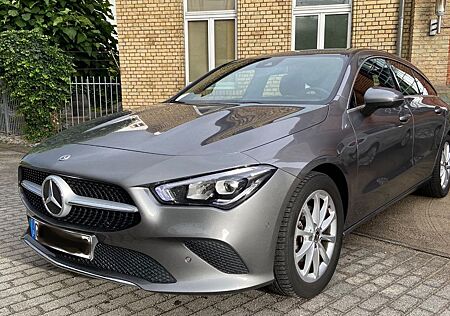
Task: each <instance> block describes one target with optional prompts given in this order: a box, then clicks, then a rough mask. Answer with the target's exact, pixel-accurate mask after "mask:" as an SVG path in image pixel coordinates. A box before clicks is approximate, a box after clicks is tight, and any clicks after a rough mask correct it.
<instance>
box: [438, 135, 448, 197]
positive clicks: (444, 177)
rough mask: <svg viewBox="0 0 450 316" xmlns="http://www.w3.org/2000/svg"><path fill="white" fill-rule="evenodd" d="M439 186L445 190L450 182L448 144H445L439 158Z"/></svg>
mask: <svg viewBox="0 0 450 316" xmlns="http://www.w3.org/2000/svg"><path fill="white" fill-rule="evenodd" d="M440 177H441V186H442V188H443V189H446V188H447V186H448V184H449V181H450V144H449V143H448V142H446V143H445V144H444V148H443V150H442V156H441V170H440Z"/></svg>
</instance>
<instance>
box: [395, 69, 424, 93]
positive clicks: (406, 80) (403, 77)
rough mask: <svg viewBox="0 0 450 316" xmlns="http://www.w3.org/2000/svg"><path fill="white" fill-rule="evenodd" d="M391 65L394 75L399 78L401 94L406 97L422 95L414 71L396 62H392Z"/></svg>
mask: <svg viewBox="0 0 450 316" xmlns="http://www.w3.org/2000/svg"><path fill="white" fill-rule="evenodd" d="M391 65H392V69H393V70H394V74H395V76H396V77H397V81H398V84H399V85H400V91H401V93H403V94H404V95H416V94H420V93H419V87H418V86H417V82H416V78H415V77H414V73H413V71H412V70H411V69H410V68H408V67H406V66H405V65H403V64H401V63H398V62H396V61H391Z"/></svg>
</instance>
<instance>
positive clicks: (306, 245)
mask: <svg viewBox="0 0 450 316" xmlns="http://www.w3.org/2000/svg"><path fill="white" fill-rule="evenodd" d="M313 244H314V243H313V242H312V241H309V240H305V241H304V242H303V245H302V247H301V248H300V250H299V251H298V252H297V253H296V254H295V258H296V262H298V261H300V260H302V259H303V257H304V256H305V254H306V253H307V252H308V250H309V249H311V248H312V247H311V246H312V245H313Z"/></svg>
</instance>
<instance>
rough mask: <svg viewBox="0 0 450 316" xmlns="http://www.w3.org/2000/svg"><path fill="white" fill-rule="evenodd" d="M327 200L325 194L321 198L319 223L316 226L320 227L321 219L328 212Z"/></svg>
mask: <svg viewBox="0 0 450 316" xmlns="http://www.w3.org/2000/svg"><path fill="white" fill-rule="evenodd" d="M328 201H329V197H328V196H326V197H325V198H324V199H323V205H322V208H321V209H320V219H319V223H318V225H317V226H319V227H321V226H322V223H323V220H324V219H325V216H327V212H328Z"/></svg>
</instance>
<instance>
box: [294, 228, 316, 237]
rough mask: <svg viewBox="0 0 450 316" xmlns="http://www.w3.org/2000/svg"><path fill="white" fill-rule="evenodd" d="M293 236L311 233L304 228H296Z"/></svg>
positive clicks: (305, 235)
mask: <svg viewBox="0 0 450 316" xmlns="http://www.w3.org/2000/svg"><path fill="white" fill-rule="evenodd" d="M295 236H301V237H312V236H313V233H312V232H309V231H306V230H302V229H300V228H298V227H297V228H296V229H295Z"/></svg>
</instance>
